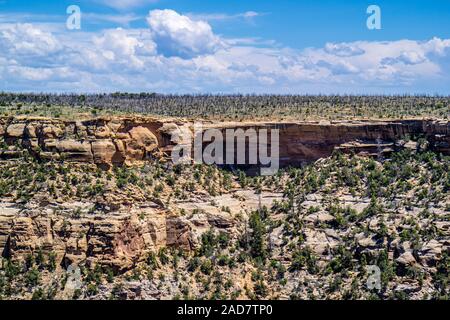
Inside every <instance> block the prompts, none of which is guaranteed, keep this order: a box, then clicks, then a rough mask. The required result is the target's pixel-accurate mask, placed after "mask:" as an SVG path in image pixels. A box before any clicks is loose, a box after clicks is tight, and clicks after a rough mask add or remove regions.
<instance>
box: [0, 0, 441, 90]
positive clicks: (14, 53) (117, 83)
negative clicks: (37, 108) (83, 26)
mask: <svg viewBox="0 0 450 320" xmlns="http://www.w3.org/2000/svg"><path fill="white" fill-rule="evenodd" d="M131 2H133V1H131ZM147 23H148V27H147V28H143V29H122V28H117V29H107V30H103V31H101V32H98V33H82V34H78V36H74V37H71V36H70V35H71V34H70V32H69V34H68V31H67V32H64V33H61V32H60V33H58V32H56V31H54V30H51V29H47V28H45V26H42V25H38V24H0V90H11V91H65V92H98V91H106V92H111V91H132V92H139V91H156V92H166V93H168V92H172V93H187V92H190V93H196V92H222V93H234V92H244V93H252V92H255V93H402V92H429V93H435V92H436V93H443V94H449V93H450V92H449V91H448V89H447V88H450V76H449V71H450V70H449V65H450V64H449V62H450V40H449V39H439V38H433V39H429V40H426V41H413V40H398V41H389V42H387V41H384V42H381V41H379V42H368V41H358V42H351V43H328V44H325V45H324V46H323V48H307V49H304V50H295V49H292V48H280V47H278V46H277V47H274V46H271V45H270V44H266V45H261V44H255V43H254V42H255V41H254V40H252V39H228V38H224V37H222V36H220V35H217V34H215V33H214V31H213V29H212V27H211V26H210V25H209V23H208V22H206V21H202V20H197V19H194V18H193V17H188V16H185V15H182V14H179V13H177V12H175V11H173V10H153V11H150V12H149V14H148V16H147ZM417 88H423V90H418V89H417Z"/></svg>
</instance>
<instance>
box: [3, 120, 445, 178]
mask: <svg viewBox="0 0 450 320" xmlns="http://www.w3.org/2000/svg"><path fill="white" fill-rule="evenodd" d="M208 128H214V129H218V130H221V131H223V132H225V130H226V129H243V130H247V129H255V130H256V131H259V130H261V129H268V131H269V132H270V130H272V129H278V130H279V132H280V133H279V134H280V164H281V166H296V165H301V164H304V163H308V162H312V161H315V160H318V159H320V158H323V157H327V156H329V155H331V153H332V152H333V151H334V150H335V149H341V150H344V151H348V150H352V151H355V152H357V153H358V152H365V153H369V154H377V153H378V154H379V153H385V152H390V151H392V150H394V149H397V148H401V147H402V144H401V141H400V140H401V139H404V138H405V137H407V136H415V137H423V138H425V139H426V140H427V141H428V143H429V146H430V148H431V149H433V150H434V151H437V152H441V153H443V154H450V123H449V122H448V121H436V120H399V121H394V120H393V121H382V122H381V121H375V122H374V121H367V122H364V121H353V122H350V121H349V122H335V123H331V122H298V123H296V122H276V123H275V122H274V123H271V122H263V123H261V122H259V123H250V122H246V123H243V122H224V123H211V122H207V123H204V124H203V130H206V129H208ZM192 132H193V125H192V123H189V122H185V121H182V120H176V119H165V120H161V119H155V118H150V117H114V118H98V119H92V120H84V121H81V120H80V121H76V120H73V121H71V120H58V119H43V118H3V119H0V138H3V140H4V146H3V147H2V148H1V151H0V158H3V159H8V158H19V157H21V156H22V151H21V149H22V150H23V148H26V149H28V150H29V151H30V152H31V154H32V155H33V156H35V157H37V158H40V159H43V160H45V159H57V160H58V159H61V160H65V161H75V162H89V163H95V164H97V165H98V166H100V167H102V168H105V169H109V168H110V167H111V166H114V165H123V164H133V163H136V162H142V161H145V160H147V159H151V158H160V159H161V158H165V159H169V156H170V154H171V150H172V149H173V147H174V146H175V144H177V143H190V142H189V141H188V142H186V140H185V139H183V138H182V137H183V136H184V137H185V136H186V135H187V136H189V135H191V136H192ZM269 141H270V140H269Z"/></svg>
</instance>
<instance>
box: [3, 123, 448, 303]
mask: <svg viewBox="0 0 450 320" xmlns="http://www.w3.org/2000/svg"><path fill="white" fill-rule="evenodd" d="M0 123H1V125H0V136H1V139H2V140H3V141H2V145H1V151H0V159H1V160H0V169H1V170H0V198H1V203H0V252H1V254H2V257H3V259H2V265H1V266H0V298H1V297H6V298H12V299H23V298H27V299H28V298H31V297H34V298H86V299H92V298H98V299H107V298H128V299H148V298H150V299H154V298H156V299H171V298H174V297H179V298H181V297H185V298H213V299H219V298H234V299H235V298H252V299H253V298H254V299H256V298H259V299H264V298H282V299H288V298H301V299H313V298H320V299H325V298H331V299H341V298H352V299H360V298H364V299H367V298H373V297H376V298H381V299H387V298H407V297H410V298H413V299H426V298H440V297H446V296H447V295H448V269H449V265H448V264H449V258H448V256H449V245H450V234H449V230H450V229H449V227H450V224H449V221H450V220H449V210H450V193H449V190H450V176H449V171H450V170H449V166H450V161H449V158H448V157H445V156H442V155H441V154H443V155H448V154H449V150H450V149H449V142H450V135H449V133H450V125H449V123H448V122H440V121H432V120H405V121H388V122H355V123H351V122H345V123H325V122H321V123H231V122H230V123H223V124H218V123H207V124H205V125H204V128H216V129H219V130H226V129H228V128H242V129H247V128H254V129H257V130H258V129H268V128H269V129H270V128H276V129H279V130H280V140H281V141H280V145H281V150H280V156H281V159H282V161H283V162H282V164H283V165H286V166H287V165H299V164H305V163H311V164H310V165H309V166H307V167H305V168H297V169H290V170H289V171H287V172H280V173H279V174H278V175H276V176H273V177H253V178H251V177H246V176H245V174H243V173H239V174H232V173H228V172H225V171H222V170H219V169H218V168H216V167H207V166H190V165H186V166H182V167H174V166H172V165H171V164H170V162H169V161H167V160H168V154H169V153H170V151H171V150H172V148H173V146H174V143H175V142H176V137H177V136H178V137H179V135H180V133H185V132H191V131H192V125H191V124H189V123H186V122H183V121H181V120H174V119H165V120H161V119H153V118H145V117H121V118H102V119H94V120H86V121H62V120H58V119H38V118H8V119H1V121H0ZM174 133H175V134H174ZM408 137H409V138H413V137H414V139H413V140H414V141H412V140H409V138H408ZM419 138H420V139H419ZM334 150H340V151H343V153H337V155H336V154H334V155H333V156H331V154H332V153H333V151H334ZM350 151H355V153H356V154H357V155H354V154H353V152H350ZM346 153H347V154H346ZM366 155H376V156H377V157H375V160H373V159H371V158H370V157H365V156H366ZM123 165H132V166H123ZM71 265H76V266H79V267H80V268H81V270H82V279H83V284H82V286H81V287H80V288H79V289H78V290H77V291H76V292H73V291H70V290H69V291H68V290H67V285H66V281H67V274H66V270H67V268H68V267H69V266H71ZM367 265H377V266H379V267H380V268H381V271H382V279H381V280H382V289H381V290H380V291H376V290H375V291H374V290H368V289H367V287H366V285H365V281H366V279H367V272H366V269H365V267H366V266H367Z"/></svg>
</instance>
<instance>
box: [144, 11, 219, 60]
mask: <svg viewBox="0 0 450 320" xmlns="http://www.w3.org/2000/svg"><path fill="white" fill-rule="evenodd" d="M147 22H148V24H149V26H150V30H151V31H152V33H153V38H154V41H155V42H156V44H157V46H158V52H160V53H161V54H163V55H165V56H178V57H181V58H193V57H196V56H200V55H205V54H212V53H214V52H216V51H217V50H218V49H220V48H221V47H222V46H223V43H222V41H221V40H220V38H219V37H218V36H216V35H215V34H214V33H213V31H212V28H211V26H210V25H209V24H208V23H207V22H205V21H194V20H192V19H190V18H189V17H187V16H183V15H181V14H179V13H177V12H176V11H173V10H153V11H150V13H149V15H148V17H147Z"/></svg>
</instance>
